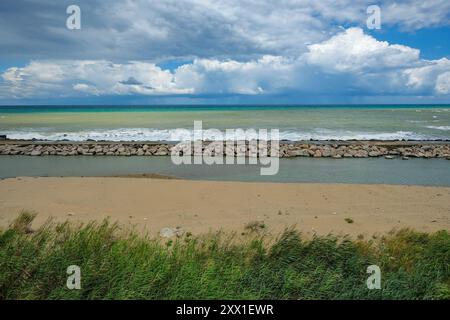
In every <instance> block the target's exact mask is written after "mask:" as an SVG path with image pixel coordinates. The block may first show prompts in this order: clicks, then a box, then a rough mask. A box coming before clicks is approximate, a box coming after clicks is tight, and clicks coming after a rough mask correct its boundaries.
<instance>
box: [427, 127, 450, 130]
mask: <svg viewBox="0 0 450 320" xmlns="http://www.w3.org/2000/svg"><path fill="white" fill-rule="evenodd" d="M427 128H428V129H436V130H443V131H450V126H427Z"/></svg>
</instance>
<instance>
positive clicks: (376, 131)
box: [0, 105, 450, 141]
mask: <svg viewBox="0 0 450 320" xmlns="http://www.w3.org/2000/svg"><path fill="white" fill-rule="evenodd" d="M194 121H202V122H203V128H204V129H208V128H217V129H219V130H225V129H236V128H242V129H249V128H253V129H279V130H280V137H281V139H286V140H293V141H297V140H309V139H315V140H329V139H336V140H349V139H364V140H370V139H377V140H401V139H406V140H450V106H449V105H433V106H427V105H425V106H423V105H361V106H355V105H352V106H344V105H339V106H338V105H335V106H331V105H327V106H283V105H280V106H264V105H258V106H34V107H29V106H27V107H22V106H20V107H8V106H4V107H0V134H6V135H7V136H8V137H9V138H11V139H33V138H34V139H45V140H73V141H84V140H88V139H92V140H112V141H162V140H172V137H173V136H174V134H176V133H177V132H178V131H177V129H187V130H190V131H192V129H193V123H194Z"/></svg>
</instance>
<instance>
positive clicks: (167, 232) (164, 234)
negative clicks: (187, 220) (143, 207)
mask: <svg viewBox="0 0 450 320" xmlns="http://www.w3.org/2000/svg"><path fill="white" fill-rule="evenodd" d="M183 234H184V230H183V229H182V228H180V227H176V228H162V229H161V230H160V231H159V236H160V237H161V238H172V237H175V236H176V237H181V236H182V235H183Z"/></svg>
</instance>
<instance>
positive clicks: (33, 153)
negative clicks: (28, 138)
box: [30, 150, 42, 156]
mask: <svg viewBox="0 0 450 320" xmlns="http://www.w3.org/2000/svg"><path fill="white" fill-rule="evenodd" d="M41 154H42V153H41V152H40V151H39V150H33V151H31V153H30V156H40V155H41Z"/></svg>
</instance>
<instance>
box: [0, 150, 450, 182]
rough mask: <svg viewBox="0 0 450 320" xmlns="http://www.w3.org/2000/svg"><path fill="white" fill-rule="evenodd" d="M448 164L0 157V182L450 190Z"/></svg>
mask: <svg viewBox="0 0 450 320" xmlns="http://www.w3.org/2000/svg"><path fill="white" fill-rule="evenodd" d="M449 167H450V161H448V160H444V159H411V160H408V161H403V160H398V159H396V160H386V159H382V158H369V159H341V160H334V159H327V158H321V159H311V158H293V159H280V167H279V172H278V174H277V175H274V176H261V175H260V167H259V166H257V165H211V166H209V165H206V164H202V165H181V166H177V165H174V164H173V163H172V162H171V159H170V157H89V156H87V157H83V156H79V157H58V156H50V157H28V156H0V178H10V177H17V176H111V175H114V176H116V175H127V174H143V173H157V174H163V175H170V176H175V177H179V178H185V179H194V180H223V181H260V182H328V183H382V184H403V185H434V186H450V170H449Z"/></svg>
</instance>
